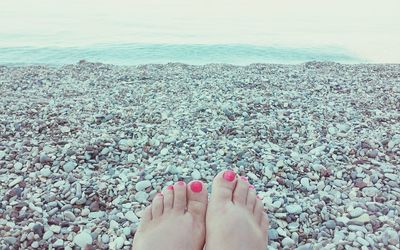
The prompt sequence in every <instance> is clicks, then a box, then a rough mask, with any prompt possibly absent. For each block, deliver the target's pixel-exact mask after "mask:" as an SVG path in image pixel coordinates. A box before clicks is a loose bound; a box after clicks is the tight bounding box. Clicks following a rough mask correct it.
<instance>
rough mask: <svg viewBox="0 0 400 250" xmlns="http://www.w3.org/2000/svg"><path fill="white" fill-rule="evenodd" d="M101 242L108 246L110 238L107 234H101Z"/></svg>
mask: <svg viewBox="0 0 400 250" xmlns="http://www.w3.org/2000/svg"><path fill="white" fill-rule="evenodd" d="M101 241H102V242H103V243H104V244H108V243H109V242H110V236H108V234H103V235H102V236H101Z"/></svg>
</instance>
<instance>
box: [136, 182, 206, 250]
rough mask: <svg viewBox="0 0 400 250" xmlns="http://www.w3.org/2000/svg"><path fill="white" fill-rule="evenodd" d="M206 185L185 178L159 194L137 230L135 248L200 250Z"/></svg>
mask: <svg viewBox="0 0 400 250" xmlns="http://www.w3.org/2000/svg"><path fill="white" fill-rule="evenodd" d="M206 209H207V187H206V185H205V184H203V183H202V182H201V181H192V182H190V183H189V184H186V183H184V182H182V181H179V182H177V183H175V184H174V185H171V186H168V187H167V188H166V189H165V190H164V191H163V192H162V193H160V194H158V195H156V197H155V198H154V199H153V202H152V204H151V205H150V206H149V207H147V208H146V209H145V211H144V215H143V217H142V221H141V223H140V226H139V228H138V231H137V232H136V234H135V238H134V241H133V249H135V250H158V249H162V250H201V249H203V246H204V242H205V216H206Z"/></svg>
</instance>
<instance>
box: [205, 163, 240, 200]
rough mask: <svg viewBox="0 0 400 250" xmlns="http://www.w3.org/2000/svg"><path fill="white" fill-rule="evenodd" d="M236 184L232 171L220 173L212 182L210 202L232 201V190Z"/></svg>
mask: <svg viewBox="0 0 400 250" xmlns="http://www.w3.org/2000/svg"><path fill="white" fill-rule="evenodd" d="M236 182H237V178H236V174H235V172H233V171H232V170H225V171H222V172H220V173H219V174H218V175H217V176H216V177H215V178H214V181H213V184H212V192H211V198H210V199H211V201H213V200H216V201H232V196H233V190H234V189H235V186H236Z"/></svg>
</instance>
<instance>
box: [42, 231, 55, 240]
mask: <svg viewBox="0 0 400 250" xmlns="http://www.w3.org/2000/svg"><path fill="white" fill-rule="evenodd" d="M53 235H54V233H53V231H46V232H45V233H44V234H43V239H44V240H48V239H50V238H51V237H53Z"/></svg>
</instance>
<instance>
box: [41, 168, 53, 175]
mask: <svg viewBox="0 0 400 250" xmlns="http://www.w3.org/2000/svg"><path fill="white" fill-rule="evenodd" d="M40 175H42V176H44V177H49V176H50V175H51V170H50V168H42V169H41V170H40Z"/></svg>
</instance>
